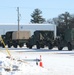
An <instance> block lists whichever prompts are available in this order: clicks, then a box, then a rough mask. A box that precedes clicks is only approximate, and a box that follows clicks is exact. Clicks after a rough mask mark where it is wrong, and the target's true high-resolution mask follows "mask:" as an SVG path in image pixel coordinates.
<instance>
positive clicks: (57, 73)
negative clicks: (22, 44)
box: [0, 48, 74, 75]
mask: <svg viewBox="0 0 74 75" xmlns="http://www.w3.org/2000/svg"><path fill="white" fill-rule="evenodd" d="M9 50H10V54H11V56H12V58H14V60H13V59H8V58H6V56H8V53H7V52H6V50H4V49H2V48H1V49H0V61H3V62H4V63H3V64H5V65H4V66H5V67H9V68H11V69H12V70H13V68H12V67H13V65H15V66H18V70H16V71H12V70H11V71H8V72H7V71H5V70H2V71H3V74H2V75H74V50H73V51H68V50H67V48H64V49H63V51H58V50H57V48H54V49H53V50H48V49H40V50H37V49H35V48H34V49H27V48H23V49H21V48H17V49H15V48H11V49H9ZM40 59H42V64H43V67H40V61H38V62H37V60H40ZM7 63H8V64H7ZM37 63H38V65H37ZM11 64H12V65H11ZM10 65H11V67H10ZM5 73H6V74H5Z"/></svg>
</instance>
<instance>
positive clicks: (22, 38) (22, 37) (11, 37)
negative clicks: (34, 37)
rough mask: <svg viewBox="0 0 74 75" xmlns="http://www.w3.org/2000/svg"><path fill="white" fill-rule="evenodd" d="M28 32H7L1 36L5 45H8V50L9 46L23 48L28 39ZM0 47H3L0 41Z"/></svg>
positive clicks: (29, 34)
mask: <svg viewBox="0 0 74 75" xmlns="http://www.w3.org/2000/svg"><path fill="white" fill-rule="evenodd" d="M30 36H31V33H30V31H9V32H6V34H5V35H1V37H2V39H3V41H4V43H5V45H8V48H10V47H11V46H13V47H15V48H17V46H18V45H19V47H23V46H24V44H25V43H26V42H27V40H28V39H29V38H30ZM0 46H2V47H4V45H3V43H2V41H0Z"/></svg>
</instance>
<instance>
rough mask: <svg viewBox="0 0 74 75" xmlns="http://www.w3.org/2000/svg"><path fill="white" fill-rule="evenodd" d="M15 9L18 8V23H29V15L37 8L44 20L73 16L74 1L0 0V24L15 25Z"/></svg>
mask: <svg viewBox="0 0 74 75" xmlns="http://www.w3.org/2000/svg"><path fill="white" fill-rule="evenodd" d="M17 7H19V8H20V14H21V16H20V23H29V22H30V19H31V16H30V15H31V13H32V12H33V11H34V9H36V8H39V9H40V10H41V11H42V16H43V17H44V18H45V19H50V18H54V17H57V16H58V15H59V14H61V13H64V12H66V11H67V12H69V13H70V14H74V0H1V1H0V23H17Z"/></svg>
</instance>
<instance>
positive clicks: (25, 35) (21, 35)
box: [12, 31, 31, 40]
mask: <svg viewBox="0 0 74 75" xmlns="http://www.w3.org/2000/svg"><path fill="white" fill-rule="evenodd" d="M30 36H31V33H30V31H14V32H13V33H12V39H13V40H16V39H29V38H30Z"/></svg>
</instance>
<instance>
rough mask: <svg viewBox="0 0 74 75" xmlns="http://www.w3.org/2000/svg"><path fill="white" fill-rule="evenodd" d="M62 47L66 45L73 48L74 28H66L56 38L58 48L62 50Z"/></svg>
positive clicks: (70, 48)
mask: <svg viewBox="0 0 74 75" xmlns="http://www.w3.org/2000/svg"><path fill="white" fill-rule="evenodd" d="M64 47H68V50H72V49H74V28H68V29H66V30H65V32H64V34H62V35H60V37H59V38H58V49H59V50H62V49H63V48H64Z"/></svg>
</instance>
